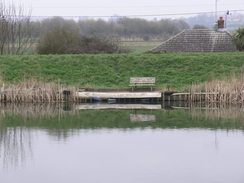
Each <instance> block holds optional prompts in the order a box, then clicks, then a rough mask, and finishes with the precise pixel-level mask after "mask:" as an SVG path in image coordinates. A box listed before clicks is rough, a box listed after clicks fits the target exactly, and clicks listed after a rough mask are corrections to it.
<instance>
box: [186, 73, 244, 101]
mask: <svg viewBox="0 0 244 183" xmlns="http://www.w3.org/2000/svg"><path fill="white" fill-rule="evenodd" d="M190 101H191V102H195V101H204V102H207V103H225V104H237V103H241V104H243V103H244V75H241V76H238V77H237V76H235V75H233V76H231V77H230V78H226V79H224V80H212V81H209V82H206V83H203V84H199V85H192V86H191V88H190Z"/></svg>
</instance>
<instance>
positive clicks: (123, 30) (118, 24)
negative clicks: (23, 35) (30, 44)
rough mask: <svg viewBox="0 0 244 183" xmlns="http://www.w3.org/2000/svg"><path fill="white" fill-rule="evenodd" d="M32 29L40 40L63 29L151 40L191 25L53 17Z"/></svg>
mask: <svg viewBox="0 0 244 183" xmlns="http://www.w3.org/2000/svg"><path fill="white" fill-rule="evenodd" d="M31 28H32V32H33V36H34V37H35V38H39V37H41V36H42V35H44V34H45V33H47V32H50V31H54V30H57V29H63V30H66V31H69V32H72V33H79V34H82V35H113V36H119V37H121V38H140V39H144V40H149V39H156V38H157V39H162V37H164V36H171V35H175V34H177V33H179V32H180V31H182V30H183V29H188V28H189V25H188V24H187V23H186V22H185V21H183V20H172V19H162V20H160V21H150V20H145V19H139V18H133V19H132V18H116V19H115V18H111V19H110V20H108V21H105V20H102V19H98V20H94V19H87V20H79V21H74V20H71V19H69V20H67V19H64V18H62V17H53V18H46V19H44V20H41V21H32V22H31Z"/></svg>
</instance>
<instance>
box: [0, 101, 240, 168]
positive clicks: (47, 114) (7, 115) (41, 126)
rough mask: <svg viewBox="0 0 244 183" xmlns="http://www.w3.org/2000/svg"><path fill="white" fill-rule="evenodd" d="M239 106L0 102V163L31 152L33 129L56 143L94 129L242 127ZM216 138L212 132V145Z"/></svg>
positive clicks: (10, 162)
mask: <svg viewBox="0 0 244 183" xmlns="http://www.w3.org/2000/svg"><path fill="white" fill-rule="evenodd" d="M243 112H244V108H243V107H242V106H218V105H216V106H209V105H198V104H197V105H192V104H182V103H181V104H167V105H166V104H162V105H161V104H157V105H150V104H148V105H145V104H142V105H141V104H130V105H126V104H100V105H92V104H53V105H47V104H42V105H37V104H35V105H32V104H19V105H13V104H1V105H0V161H1V162H0V163H1V166H2V167H4V168H5V169H8V168H9V167H18V166H20V165H22V164H23V163H24V162H25V161H26V158H27V157H28V158H29V157H31V156H32V151H33V144H34V142H33V139H35V138H34V137H35V135H36V133H35V132H36V131H37V130H38V131H42V132H45V134H46V135H47V136H48V138H49V139H51V140H54V141H55V142H62V143H63V142H65V143H69V141H70V139H72V138H75V137H76V136H79V135H80V133H81V131H80V130H81V129H83V130H85V131H83V132H87V131H89V130H91V131H94V130H97V129H106V131H112V129H120V131H126V130H128V129H131V130H132V131H133V129H135V130H138V129H139V130H140V131H143V130H144V131H146V130H148V129H149V128H150V129H211V130H225V131H230V130H241V131H242V130H244V113H243ZM217 139H218V137H217V136H216V135H215V136H214V140H213V142H214V144H215V147H218V143H217V142H218V140H217Z"/></svg>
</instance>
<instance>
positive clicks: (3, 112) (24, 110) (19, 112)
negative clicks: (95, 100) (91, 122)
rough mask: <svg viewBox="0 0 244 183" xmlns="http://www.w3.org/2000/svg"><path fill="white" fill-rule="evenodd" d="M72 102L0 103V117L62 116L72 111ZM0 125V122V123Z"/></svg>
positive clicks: (33, 117) (35, 117)
mask: <svg viewBox="0 0 244 183" xmlns="http://www.w3.org/2000/svg"><path fill="white" fill-rule="evenodd" d="M73 105H74V104H64V103H53V104H48V103H43V104H32V103H18V104H8V103H0V119H1V118H4V117H5V116H7V115H9V116H21V117H23V118H26V119H37V118H42V117H47V118H51V117H57V116H62V115H64V114H65V113H66V111H70V112H69V114H71V113H74V112H75V111H74V110H72V109H73V108H74V107H73ZM0 127H1V124H0Z"/></svg>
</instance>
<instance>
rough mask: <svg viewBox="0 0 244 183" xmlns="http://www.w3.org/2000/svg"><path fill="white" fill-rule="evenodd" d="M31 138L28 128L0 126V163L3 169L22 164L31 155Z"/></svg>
mask: <svg viewBox="0 0 244 183" xmlns="http://www.w3.org/2000/svg"><path fill="white" fill-rule="evenodd" d="M32 138H33V136H32V135H31V132H30V130H29V129H25V128H18V127H16V128H0V160H1V161H0V163H1V166H2V167H3V168H4V169H8V168H9V167H18V166H19V165H22V164H23V163H24V162H25V160H26V157H27V156H28V157H31V155H32Z"/></svg>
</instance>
